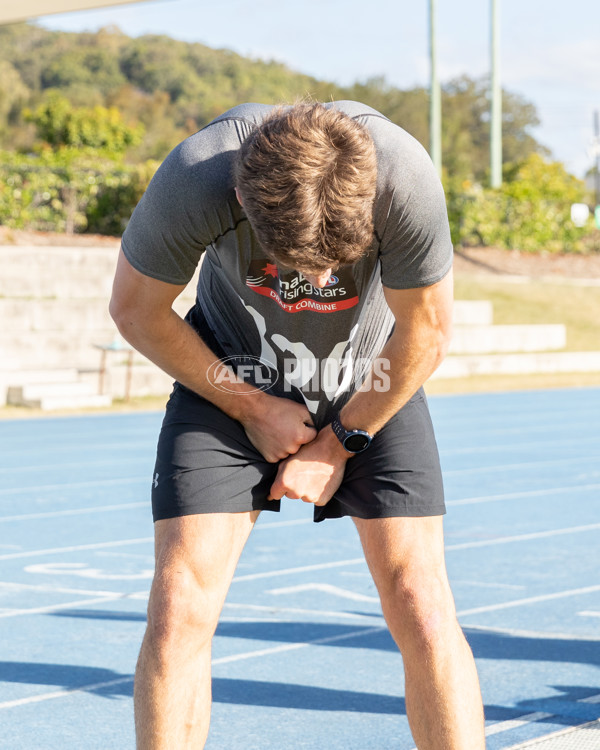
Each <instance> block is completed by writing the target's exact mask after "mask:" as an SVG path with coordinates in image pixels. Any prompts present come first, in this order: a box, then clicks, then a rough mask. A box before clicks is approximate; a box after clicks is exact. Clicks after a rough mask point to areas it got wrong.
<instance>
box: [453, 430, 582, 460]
mask: <svg viewBox="0 0 600 750" xmlns="http://www.w3.org/2000/svg"><path fill="white" fill-rule="evenodd" d="M444 439H445V436H444ZM593 439H595V436H592V435H588V436H587V437H583V438H572V439H566V440H543V441H542V440H536V441H535V447H536V448H549V447H554V448H561V447H562V446H575V445H589V444H590V441H591V440H593ZM438 444H442V445H443V440H442V439H440V438H439V437H438ZM531 446H532V441H528V442H525V443H496V444H495V445H465V446H464V447H461V448H445V449H444V448H441V449H440V456H461V455H465V454H473V453H496V452H498V451H503V450H511V451H523V450H531Z"/></svg>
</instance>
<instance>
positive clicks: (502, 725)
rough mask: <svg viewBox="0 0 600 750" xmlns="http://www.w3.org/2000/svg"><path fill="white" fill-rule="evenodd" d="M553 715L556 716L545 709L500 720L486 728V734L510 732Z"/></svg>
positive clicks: (487, 735) (488, 735)
mask: <svg viewBox="0 0 600 750" xmlns="http://www.w3.org/2000/svg"><path fill="white" fill-rule="evenodd" d="M552 716H554V714H548V713H545V712H544V711H535V712H534V713H531V714H523V716H517V717H516V718H515V719H508V720H507V721H498V722H496V723H495V724H491V725H490V726H488V727H486V728H485V736H486V737H490V736H492V735H494V734H500V732H510V730H511V729H518V728H519V727H522V726H525V725H526V724H533V723H534V722H536V721H544V719H550V718H552Z"/></svg>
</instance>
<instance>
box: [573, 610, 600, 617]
mask: <svg viewBox="0 0 600 750" xmlns="http://www.w3.org/2000/svg"><path fill="white" fill-rule="evenodd" d="M577 614H578V615H579V616H580V617H600V612H596V611H594V610H584V611H583V612H578V613H577Z"/></svg>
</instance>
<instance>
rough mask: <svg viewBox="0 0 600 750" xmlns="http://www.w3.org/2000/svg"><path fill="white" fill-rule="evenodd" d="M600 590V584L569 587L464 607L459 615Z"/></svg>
mask: <svg viewBox="0 0 600 750" xmlns="http://www.w3.org/2000/svg"><path fill="white" fill-rule="evenodd" d="M596 591H600V585H597V586H585V587H584V588H579V589H568V590H567V591H557V592H555V593H554V594H540V595H539V596H528V597H525V598H524V599H513V600H512V601H510V602H501V603H500V604H488V605H486V606H484V607H473V608H472V609H463V610H461V611H460V612H457V613H456V614H457V616H458V617H464V616H465V615H478V614H481V613H482V612H497V611H498V610H501V609H510V608H512V607H522V606H523V605H525V604H537V603H538V602H549V601H552V600H554V599H564V598H566V597H569V596H578V595H580V594H593V593H595V592H596Z"/></svg>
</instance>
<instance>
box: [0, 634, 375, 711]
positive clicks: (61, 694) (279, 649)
mask: <svg viewBox="0 0 600 750" xmlns="http://www.w3.org/2000/svg"><path fill="white" fill-rule="evenodd" d="M385 630H387V628H385V627H370V628H361V629H358V630H353V631H352V632H351V633H343V634H341V635H332V636H329V637H327V638H315V639H314V640H311V641H300V642H297V643H287V644H282V645H279V646H273V647H271V648H262V649H258V650H256V651H246V652H244V653H241V654H233V655H232V656H222V657H220V658H218V659H213V660H212V664H213V666H217V665H219V664H230V663H231V662H236V661H242V660H245V659H255V658H257V657H261V656H270V655H271V654H280V653H283V652H286V651H297V650H299V649H302V648H307V647H309V646H321V645H325V644H328V643H336V642H338V641H344V640H348V639H349V638H360V637H361V636H363V635H370V634H371V633H380V632H382V631H385ZM129 682H133V675H127V676H125V677H119V678H117V679H115V680H107V681H106V682H96V683H92V684H90V685H82V686H80V687H76V688H64V689H63V690H56V691H53V692H51V693H42V694H41V695H32V696H30V697H28V698H19V699H17V700H12V701H5V702H3V703H0V709H5V708H15V707H16V706H24V705H28V704H30V703H41V702H42V701H47V700H52V699H53V698H65V697H66V696H69V695H72V694H73V693H82V692H90V691H92V690H101V689H102V688H106V687H113V686H115V685H124V684H127V683H129Z"/></svg>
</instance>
